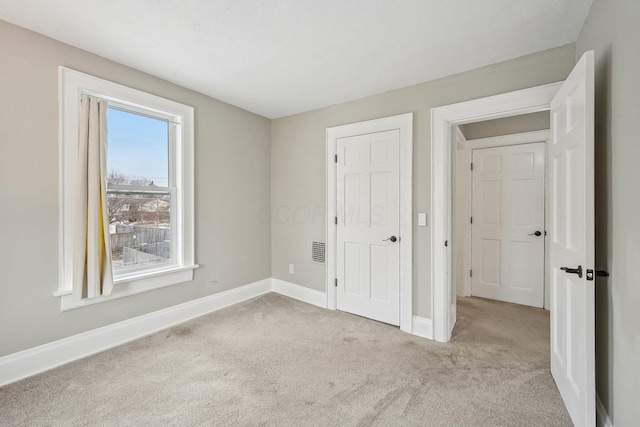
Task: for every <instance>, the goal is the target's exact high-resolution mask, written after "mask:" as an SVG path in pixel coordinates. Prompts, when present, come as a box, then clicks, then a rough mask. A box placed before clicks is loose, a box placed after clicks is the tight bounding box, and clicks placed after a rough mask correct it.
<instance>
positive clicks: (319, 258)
mask: <svg viewBox="0 0 640 427" xmlns="http://www.w3.org/2000/svg"><path fill="white" fill-rule="evenodd" d="M311 261H313V262H317V263H320V264H324V242H311Z"/></svg>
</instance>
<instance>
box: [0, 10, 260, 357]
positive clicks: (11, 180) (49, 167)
mask: <svg viewBox="0 0 640 427" xmlns="http://www.w3.org/2000/svg"><path fill="white" fill-rule="evenodd" d="M59 65H64V66H67V67H70V68H73V69H76V70H78V71H82V72H85V73H89V74H92V75H95V76H98V77H101V78H104V79H107V80H111V81H114V82H117V83H121V84H124V85H127V86H130V87H133V88H136V89H140V90H144V91H146V92H150V93H153V94H155V95H159V96H163V97H166V98H169V99H172V100H175V101H178V102H181V103H184V104H188V105H191V106H193V107H195V124H196V129H195V139H196V140H195V155H196V158H195V163H196V179H195V188H196V195H195V205H196V210H195V223H196V238H195V245H196V248H195V249H196V262H197V263H198V264H200V266H201V267H200V269H198V270H196V271H195V279H194V280H193V281H192V282H188V283H184V284H179V285H175V286H170V287H167V288H163V289H159V290H155V291H152V292H146V293H143V294H139V295H135V296H131V297H128V298H122V299H118V300H115V301H111V302H106V303H102V304H96V305H92V306H89V307H85V308H81V309H77V310H72V311H69V312H65V313H61V312H60V301H59V299H58V298H55V297H53V296H52V292H53V291H55V290H56V289H57V287H58V69H57V67H58V66H59ZM212 72H213V71H212ZM0 94H1V99H2V102H0V206H1V208H0V230H1V232H0V271H1V276H0V291H1V293H2V298H1V300H0V356H3V355H6V354H10V353H13V352H16V351H19V350H23V349H26V348H30V347H33V346H36V345H39V344H44V343H47V342H50V341H53V340H56V339H60V338H64V337H67V336H70V335H74V334H77V333H80V332H83V331H87V330H90V329H94V328H97V327H100V326H104V325H108V324H110V323H113V322H117V321H121V320H124V319H128V318H131V317H135V316H138V315H142V314H144V313H149V312H152V311H155V310H159V309H162V308H165V307H169V306H172V305H175V304H179V303H182V302H185V301H189V300H193V299H195V298H199V297H203V296H206V295H210V294H214V293H216V292H220V291H224V290H227V289H231V288H234V287H237V286H240V285H245V284H248V283H251V282H254V281H257V280H261V279H264V278H268V277H270V276H271V258H270V251H271V247H270V244H271V243H270V242H271V236H270V234H271V227H270V224H269V222H268V221H265V220H264V219H260V217H259V212H260V210H261V208H262V207H263V206H268V204H269V199H270V194H269V192H270V187H269V182H270V157H269V152H270V142H269V141H270V126H271V122H270V120H268V119H266V118H263V117H260V116H257V115H255V114H252V113H249V112H247V111H244V110H241V109H238V108H236V107H233V106H230V105H228V104H224V103H222V102H219V101H216V100H214V99H211V98H209V97H206V96H204V95H200V94H198V93H195V92H193V91H190V90H187V89H184V88H181V87H178V86H176V85H173V84H170V83H168V82H166V81H163V80H160V79H158V78H155V77H152V76H150V75H148V74H145V73H142V72H140V71H136V70H133V69H131V68H127V67H125V66H123V65H120V64H117V63H114V62H112V61H109V60H106V59H104V58H101V57H98V56H95V55H92V54H90V53H87V52H85V51H81V50H79V49H76V48H74V47H71V46H68V45H65V44H62V43H59V42H57V41H54V40H52V39H49V38H46V37H44V36H42V35H38V34H36V33H33V32H31V31H28V30H25V29H22V28H20V27H16V26H13V25H11V24H8V23H6V22H4V21H0Z"/></svg>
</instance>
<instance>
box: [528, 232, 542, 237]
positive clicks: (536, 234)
mask: <svg viewBox="0 0 640 427" xmlns="http://www.w3.org/2000/svg"><path fill="white" fill-rule="evenodd" d="M529 236H537V237H540V236H542V232H541V231H536V232H535V233H531V234H529Z"/></svg>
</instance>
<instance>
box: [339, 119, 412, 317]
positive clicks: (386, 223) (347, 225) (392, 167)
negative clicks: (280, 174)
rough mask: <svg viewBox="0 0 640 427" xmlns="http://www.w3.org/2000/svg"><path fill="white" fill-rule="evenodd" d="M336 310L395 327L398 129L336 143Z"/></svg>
mask: <svg viewBox="0 0 640 427" xmlns="http://www.w3.org/2000/svg"><path fill="white" fill-rule="evenodd" d="M337 152H338V159H337V160H338V161H337V163H338V166H337V175H336V176H337V213H338V230H337V278H338V286H337V288H338V289H337V308H338V310H342V311H347V312H349V313H353V314H357V315H360V316H364V317H368V318H370V319H374V320H378V321H381V322H385V323H389V324H392V325H399V324H400V311H399V310H400V287H399V284H400V266H399V261H400V245H399V242H398V240H397V239H398V236H399V234H400V233H399V231H400V218H399V202H400V171H399V167H400V162H399V158H400V131H399V130H397V129H395V130H389V131H384V132H376V133H370V134H366V135H357V136H351V137H345V138H340V139H338V141H337Z"/></svg>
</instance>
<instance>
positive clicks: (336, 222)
mask: <svg viewBox="0 0 640 427" xmlns="http://www.w3.org/2000/svg"><path fill="white" fill-rule="evenodd" d="M336 225H338V217H336Z"/></svg>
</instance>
